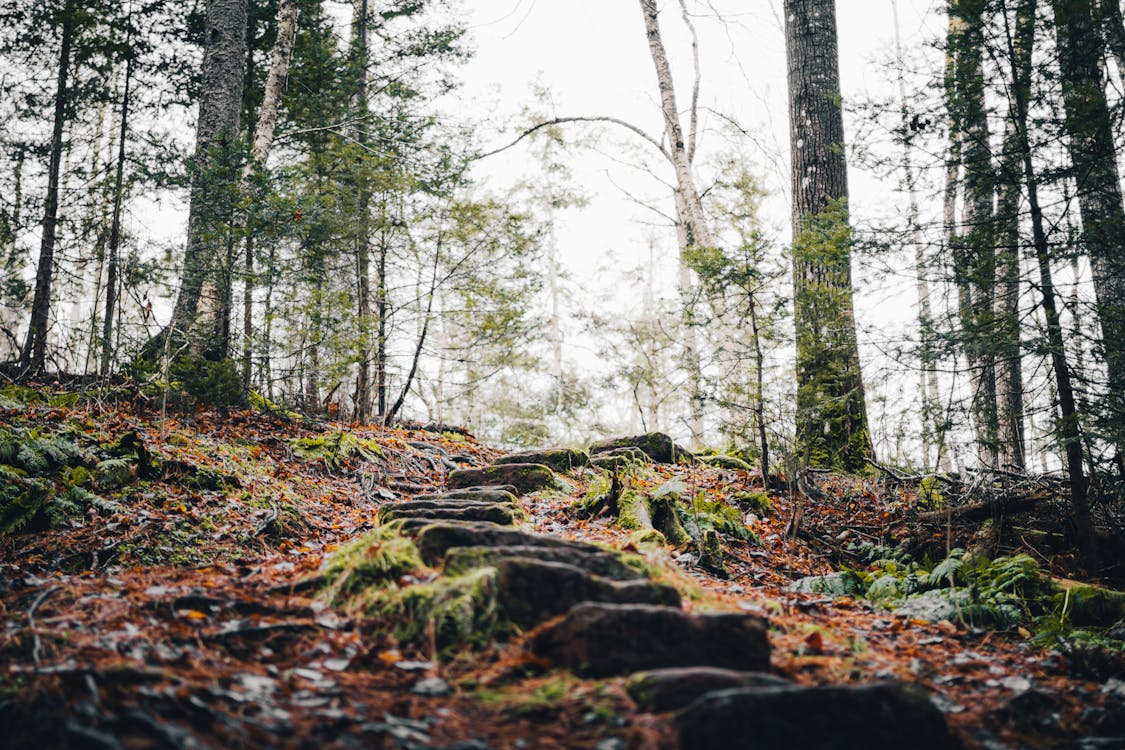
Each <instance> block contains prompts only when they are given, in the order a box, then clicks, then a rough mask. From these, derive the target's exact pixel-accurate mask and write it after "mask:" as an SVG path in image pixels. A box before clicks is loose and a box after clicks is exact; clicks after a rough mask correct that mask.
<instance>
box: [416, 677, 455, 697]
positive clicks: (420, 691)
mask: <svg viewBox="0 0 1125 750" xmlns="http://www.w3.org/2000/svg"><path fill="white" fill-rule="evenodd" d="M410 692H412V693H414V694H415V695H425V696H427V697H430V698H440V697H442V696H444V695H452V694H453V688H452V687H450V685H449V683H448V682H446V681H445V680H443V679H442V678H440V677H423V678H422V679H420V680H418V681H417V682H415V683H414V685H413V686H412V687H411V688H410Z"/></svg>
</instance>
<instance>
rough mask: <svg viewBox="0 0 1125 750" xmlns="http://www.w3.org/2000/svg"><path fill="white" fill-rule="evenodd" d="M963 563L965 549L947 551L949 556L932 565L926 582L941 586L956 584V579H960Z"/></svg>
mask: <svg viewBox="0 0 1125 750" xmlns="http://www.w3.org/2000/svg"><path fill="white" fill-rule="evenodd" d="M964 565H965V550H963V549H955V550H952V551H951V552H950V553H949V557H947V558H945V559H944V560H942V561H941V562H939V563H938V564H937V565H935V566H934V569H933V570H931V571H930V575H929V577H928V578H927V579H926V582H927V583H928V584H929V585H930V586H943V585H945V584H949V585H950V586H953V585H956V583H957V581H958V580H959V579H961V575H960V573H961V568H962V567H964Z"/></svg>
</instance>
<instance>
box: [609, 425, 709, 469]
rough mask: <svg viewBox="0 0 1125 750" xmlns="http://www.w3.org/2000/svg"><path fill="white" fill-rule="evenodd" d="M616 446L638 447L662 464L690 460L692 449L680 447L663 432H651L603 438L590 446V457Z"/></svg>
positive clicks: (611, 449)
mask: <svg viewBox="0 0 1125 750" xmlns="http://www.w3.org/2000/svg"><path fill="white" fill-rule="evenodd" d="M616 448H636V449H638V450H640V451H642V452H643V453H645V455H647V456H648V457H649V458H651V459H652V460H653V461H656V462H657V463H662V464H671V463H675V462H676V461H680V460H689V459H691V457H692V454H691V452H690V451H688V450H685V449H684V448H681V447H679V446H678V445H676V444H675V443H674V442H672V438H670V437H668V436H667V435H665V434H664V433H663V432H650V433H648V434H646V435H633V436H631V437H622V438H614V439H612V440H603V441H601V442H598V443H594V444H593V445H591V446H590V457H591V461H593V459H594V457H595V456H596V455H598V454H604V453H609V452H610V451H613V450H614V449H616Z"/></svg>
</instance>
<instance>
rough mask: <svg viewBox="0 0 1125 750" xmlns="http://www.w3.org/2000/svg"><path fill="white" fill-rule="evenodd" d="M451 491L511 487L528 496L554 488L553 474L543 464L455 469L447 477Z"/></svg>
mask: <svg viewBox="0 0 1125 750" xmlns="http://www.w3.org/2000/svg"><path fill="white" fill-rule="evenodd" d="M448 484H449V488H450V489H451V490H457V489H465V488H468V487H497V486H512V487H515V488H516V491H517V492H519V493H520V494H530V493H532V492H538V491H539V490H546V489H551V488H552V487H554V486H555V474H554V472H552V471H551V470H550V469H549V468H548V467H546V466H544V465H543V464H501V465H499V466H488V467H486V468H483V469H457V470H456V471H451V472H450V473H449V477H448Z"/></svg>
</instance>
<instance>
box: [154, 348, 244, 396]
mask: <svg viewBox="0 0 1125 750" xmlns="http://www.w3.org/2000/svg"><path fill="white" fill-rule="evenodd" d="M168 377H169V379H170V381H171V382H170V384H169V386H170V388H172V389H176V390H178V391H180V392H182V394H183V395H186V396H188V397H190V398H191V399H193V400H195V401H197V402H199V403H202V404H207V405H209V406H215V407H218V408H221V409H226V408H230V407H238V406H245V405H246V403H247V401H246V394H245V392H244V391H243V390H242V379H241V377H240V375H239V373H238V366H237V365H236V364H235V363H234V360H232V359H221V360H219V361H217V362H215V361H212V360H209V359H206V358H204V357H200V356H196V355H191V354H186V355H181V356H179V357H177V358H176V359H175V360H173V361H172V364H171V365H170V366H169V368H168Z"/></svg>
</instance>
